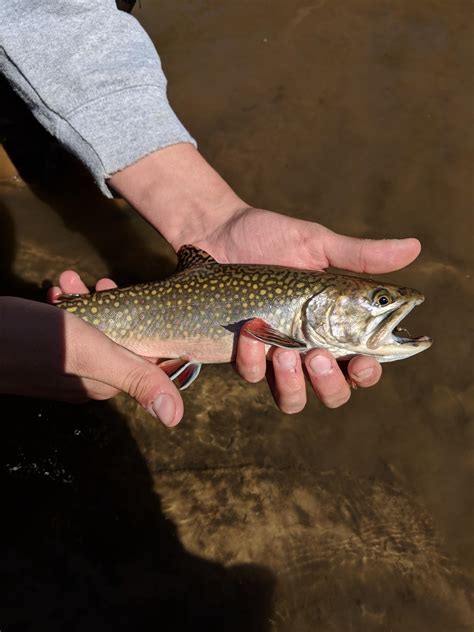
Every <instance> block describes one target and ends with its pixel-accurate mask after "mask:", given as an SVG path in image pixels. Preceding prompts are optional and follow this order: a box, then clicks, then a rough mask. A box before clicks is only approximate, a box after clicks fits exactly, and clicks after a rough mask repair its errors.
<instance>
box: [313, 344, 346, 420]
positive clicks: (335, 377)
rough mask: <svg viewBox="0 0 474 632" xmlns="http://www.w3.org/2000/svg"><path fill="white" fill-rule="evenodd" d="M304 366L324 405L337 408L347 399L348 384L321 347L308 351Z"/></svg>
mask: <svg viewBox="0 0 474 632" xmlns="http://www.w3.org/2000/svg"><path fill="white" fill-rule="evenodd" d="M305 366H306V369H307V371H308V376H309V379H310V381H311V384H312V386H313V389H314V391H315V393H316V395H317V396H318V397H319V399H320V400H321V401H322V403H323V404H324V405H325V406H327V407H328V408H338V407H339V406H342V405H343V404H345V403H346V402H347V401H348V400H349V398H350V396H351V389H350V387H349V384H348V383H347V381H346V378H345V376H344V374H343V372H342V371H341V369H340V367H339V365H338V364H337V362H336V360H335V359H334V358H333V357H332V355H331V354H330V353H329V352H327V351H323V350H322V349H317V350H315V351H310V352H309V353H308V354H307V356H306V358H305Z"/></svg>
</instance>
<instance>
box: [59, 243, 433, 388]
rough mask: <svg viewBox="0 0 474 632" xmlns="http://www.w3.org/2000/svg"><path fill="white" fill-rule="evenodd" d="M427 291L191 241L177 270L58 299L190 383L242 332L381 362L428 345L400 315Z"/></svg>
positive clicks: (230, 356) (222, 358)
mask: <svg viewBox="0 0 474 632" xmlns="http://www.w3.org/2000/svg"><path fill="white" fill-rule="evenodd" d="M424 298H425V297H424V296H423V294H422V293H421V292H419V291H418V290H414V289H410V288H407V287H400V286H397V285H393V284H389V283H381V282H380V281H376V280H373V279H368V278H361V277H354V276H348V275H342V274H333V273H331V272H325V271H317V270H316V271H315V270H302V269H297V268H289V267H283V266H276V265H260V264H239V263H225V264H222V263H219V262H217V261H216V260H215V259H214V258H213V257H212V256H211V255H209V254H208V253H207V252H205V251H204V250H201V249H199V248H196V247H194V246H192V245H186V246H182V247H181V248H180V250H179V252H178V266H177V269H176V272H175V274H173V275H172V276H170V277H168V278H166V279H164V280H162V281H156V282H150V283H141V284H137V285H132V286H130V287H126V288H116V289H111V290H103V291H98V292H92V293H90V294H75V295H62V296H61V297H60V301H59V302H58V303H57V306H58V307H59V308H60V309H63V310H66V311H68V312H70V313H72V314H76V315H77V316H79V317H80V318H82V319H83V320H84V321H86V322H88V323H90V324H91V325H93V326H95V327H97V328H98V329H99V330H100V331H102V332H103V333H104V334H105V335H107V336H108V337H109V338H111V339H112V340H113V341H115V342H117V343H118V344H120V345H122V346H124V347H126V348H127V349H130V350H131V351H133V352H135V353H137V354H140V355H142V356H147V357H153V358H160V359H164V361H162V362H161V363H160V364H159V366H160V367H161V368H163V370H165V371H166V373H167V374H168V375H169V376H170V377H171V379H173V380H175V383H176V384H177V386H178V388H180V389H181V390H184V388H187V387H188V386H189V385H190V384H191V383H192V382H193V381H194V380H195V379H196V378H197V377H198V375H199V372H200V370H201V365H202V364H211V363H222V362H232V361H233V360H234V359H235V356H236V351H237V341H238V337H239V335H240V334H241V333H242V332H245V333H246V334H247V335H249V336H251V337H254V338H255V339H257V340H260V341H261V342H263V343H265V344H266V345H268V348H269V347H271V346H277V347H283V348H286V349H295V350H296V351H298V352H300V353H304V352H307V351H309V350H310V349H313V348H322V349H326V350H328V351H330V352H331V353H332V354H333V355H334V356H335V357H336V358H337V359H338V360H346V359H349V358H350V357H352V356H354V355H367V356H372V357H374V358H376V359H377V360H378V361H379V362H393V361H395V360H402V359H404V358H408V357H410V356H413V355H415V354H417V353H420V352H422V351H425V350H426V349H428V348H429V347H430V346H431V344H432V339H431V338H430V337H429V336H420V337H417V338H413V337H411V336H410V334H409V333H408V332H407V330H405V329H402V328H400V327H399V324H400V322H401V321H402V320H403V319H404V318H405V317H406V316H407V315H408V314H409V313H410V312H411V311H412V310H413V309H414V308H415V307H416V306H417V305H420V304H421V303H423V301H424Z"/></svg>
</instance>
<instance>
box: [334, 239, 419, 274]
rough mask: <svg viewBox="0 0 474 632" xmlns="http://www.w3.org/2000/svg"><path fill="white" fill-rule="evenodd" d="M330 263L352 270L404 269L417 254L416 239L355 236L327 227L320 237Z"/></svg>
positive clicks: (373, 272)
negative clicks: (326, 230) (342, 233)
mask: <svg viewBox="0 0 474 632" xmlns="http://www.w3.org/2000/svg"><path fill="white" fill-rule="evenodd" d="M323 247H324V254H325V255H326V258H327V260H328V262H329V265H331V266H334V267H335V268H341V269H344V270H351V271H352V272H367V273H371V274H381V273H384V272H392V271H393V270H399V269H400V268H404V267H405V266H407V265H408V264H409V263H411V262H412V261H414V260H415V259H416V258H417V256H418V255H419V254H420V250H421V244H420V242H419V241H418V239H414V238H413V237H409V238H407V239H358V238H356V237H347V236H346V235H339V234H337V233H334V232H333V231H331V230H328V232H327V233H325V234H324V237H323Z"/></svg>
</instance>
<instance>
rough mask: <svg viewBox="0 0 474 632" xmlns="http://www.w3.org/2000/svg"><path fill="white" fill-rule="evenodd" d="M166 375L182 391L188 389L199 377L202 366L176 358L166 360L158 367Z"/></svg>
mask: <svg viewBox="0 0 474 632" xmlns="http://www.w3.org/2000/svg"><path fill="white" fill-rule="evenodd" d="M158 366H159V367H160V369H161V370H162V371H164V372H165V373H166V375H167V376H168V377H169V378H170V380H173V382H174V383H175V384H176V386H177V388H178V389H179V390H180V391H184V389H185V388H188V386H190V385H191V384H192V383H193V382H194V380H195V379H196V378H197V377H198V375H199V373H200V371H201V366H202V365H201V364H199V363H198V362H191V361H189V360H183V358H176V359H174V360H165V361H164V362H160V364H159V365H158Z"/></svg>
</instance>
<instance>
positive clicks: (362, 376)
mask: <svg viewBox="0 0 474 632" xmlns="http://www.w3.org/2000/svg"><path fill="white" fill-rule="evenodd" d="M347 372H348V375H349V379H350V381H351V383H352V384H353V385H354V386H360V387H361V388H367V387H368V386H374V385H375V384H377V382H378V381H379V380H380V378H381V377H382V367H381V366H380V364H379V363H378V362H377V361H376V360H374V359H373V358H369V357H367V356H356V357H355V358H352V360H351V361H350V362H349V365H348V367H347Z"/></svg>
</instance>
